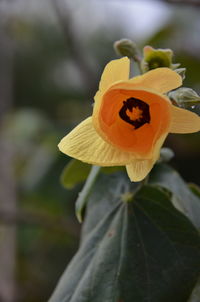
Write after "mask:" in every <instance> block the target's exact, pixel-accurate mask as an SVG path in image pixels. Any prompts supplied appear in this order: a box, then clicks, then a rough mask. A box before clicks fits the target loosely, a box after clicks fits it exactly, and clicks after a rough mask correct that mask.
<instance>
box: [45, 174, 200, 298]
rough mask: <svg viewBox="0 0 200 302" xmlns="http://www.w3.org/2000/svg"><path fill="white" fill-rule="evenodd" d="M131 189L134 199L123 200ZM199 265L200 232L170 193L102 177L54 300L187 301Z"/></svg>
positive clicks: (122, 178)
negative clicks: (176, 206)
mask: <svg viewBox="0 0 200 302" xmlns="http://www.w3.org/2000/svg"><path fill="white" fill-rule="evenodd" d="M130 191H131V192H132V191H135V194H134V197H133V200H132V202H122V199H124V198H122V195H124V194H125V193H128V192H130ZM199 269H200V241H199V235H198V232H197V231H196V229H195V228H194V227H193V225H192V224H191V222H190V221H189V220H188V219H187V218H186V217H185V216H184V215H183V214H182V213H180V212H179V211H178V210H177V209H176V208H175V207H174V206H173V205H172V203H171V201H170V194H169V193H168V192H166V191H165V190H163V189H160V188H158V187H154V186H151V185H146V186H143V187H141V188H139V187H138V186H137V187H136V185H134V184H130V181H129V180H128V179H127V176H126V175H125V174H123V173H118V174H113V175H100V176H99V177H98V179H97V181H96V183H95V185H94V188H93V191H92V193H91V195H90V197H89V201H88V206H87V214H86V219H85V222H84V227H83V233H82V240H81V244H80V248H79V250H78V252H77V254H76V255H75V257H74V258H73V260H72V261H71V263H70V264H69V266H68V268H67V270H66V272H65V273H64V274H63V276H62V278H61V280H60V282H59V284H58V286H57V288H56V290H55V292H54V294H53V296H52V297H51V299H50V302H147V301H148V302H171V301H176V302H184V301H185V302H186V301H187V300H188V298H189V296H190V294H191V292H192V289H193V287H194V284H195V283H196V281H197V277H198V272H199Z"/></svg>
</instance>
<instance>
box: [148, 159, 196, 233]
mask: <svg viewBox="0 0 200 302" xmlns="http://www.w3.org/2000/svg"><path fill="white" fill-rule="evenodd" d="M149 182H150V183H152V184H158V185H159V186H162V187H163V188H166V189H167V190H169V191H170V192H172V193H173V198H172V202H173V204H174V206H175V207H176V208H178V209H179V210H180V211H181V212H182V213H184V214H185V215H186V216H188V218H189V219H190V220H191V221H192V223H193V224H194V225H195V226H196V227H197V228H198V229H200V198H199V197H198V196H197V194H194V193H193V192H192V190H191V189H190V188H189V187H188V185H187V183H185V181H184V180H183V179H182V178H181V176H180V175H179V174H178V173H177V171H175V170H174V169H173V168H172V167H170V166H168V165H166V164H159V165H156V166H155V167H154V169H153V171H152V173H151V174H150V178H149Z"/></svg>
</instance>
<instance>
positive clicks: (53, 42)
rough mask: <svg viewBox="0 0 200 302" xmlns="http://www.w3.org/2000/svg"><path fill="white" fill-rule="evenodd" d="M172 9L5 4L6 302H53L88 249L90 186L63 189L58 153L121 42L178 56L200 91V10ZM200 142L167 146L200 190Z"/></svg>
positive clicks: (0, 198)
mask: <svg viewBox="0 0 200 302" xmlns="http://www.w3.org/2000/svg"><path fill="white" fill-rule="evenodd" d="M167 2H168V1H166V2H165V1H129V0H127V1H120V0H109V1H106V0H85V1H80V0H74V1H72V0H71V1H70V0H68V1H67V0H52V1H48V0H43V1H38V0H32V1H31V0H29V1H26V0H15V1H14V0H6V1H2V0H0V148H1V157H0V301H1V302H43V301H47V299H48V298H49V296H50V295H51V293H52V291H53V289H54V287H55V285H56V283H57V281H58V279H59V277H60V275H61V273H62V272H63V270H64V269H65V267H66V265H67V264H68V262H69V261H70V259H71V258H72V256H73V254H74V253H75V251H76V249H77V248H78V239H79V232H80V225H79V223H78V222H77V220H76V218H75V215H74V202H75V200H76V197H77V194H78V192H79V191H80V189H81V185H79V186H77V187H76V188H75V189H73V190H71V191H70V190H69V191H68V190H66V189H64V188H63V187H62V186H61V184H60V174H61V172H62V170H63V168H64V166H65V165H66V163H67V162H68V161H69V158H68V157H67V156H64V155H63V154H61V153H60V152H59V151H58V149H57V144H58V142H59V140H60V139H61V138H62V137H63V136H64V135H65V134H66V133H67V132H68V131H69V130H70V129H72V128H73V127H74V126H75V125H76V124H78V123H79V122H80V121H81V120H83V119H84V118H85V117H87V116H89V115H90V114H91V112H92V102H93V96H94V94H95V92H96V90H97V87H98V82H99V78H100V75H101V72H102V70H103V68H104V66H105V64H106V63H107V62H108V61H109V60H111V59H114V58H116V57H117V56H116V54H115V53H114V50H113V42H114V41H115V40H119V39H121V38H130V39H132V40H134V41H135V42H136V43H137V44H138V46H139V47H140V48H141V50H142V48H143V47H144V46H145V45H147V44H149V45H151V46H153V47H155V48H156V47H157V48H171V49H172V50H173V51H174V53H175V58H174V62H176V63H177V62H179V63H181V67H186V68H187V73H186V80H185V82H184V86H186V87H192V88H193V89H195V90H196V91H197V92H200V76H199V70H200V42H199V41H200V40H199V33H200V19H199V13H200V6H198V5H196V6H195V5H184V4H181V2H180V3H179V4H173V3H171V4H169V3H167ZM171 2H173V1H171ZM188 2H189V1H188ZM199 138H200V136H199V134H192V135H170V136H169V137H168V139H167V141H166V146H170V147H172V148H173V150H174V151H175V154H176V157H175V159H173V161H172V164H173V166H174V167H175V168H177V169H178V171H179V172H180V173H181V174H182V175H183V177H184V178H185V179H186V180H187V181H189V182H195V183H197V184H200V174H199V168H200V156H199V154H200V140H199Z"/></svg>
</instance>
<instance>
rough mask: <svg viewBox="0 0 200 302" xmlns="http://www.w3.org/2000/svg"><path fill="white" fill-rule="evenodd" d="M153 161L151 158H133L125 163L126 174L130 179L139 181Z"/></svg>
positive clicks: (149, 169) (149, 168) (151, 166)
mask: <svg viewBox="0 0 200 302" xmlns="http://www.w3.org/2000/svg"><path fill="white" fill-rule="evenodd" d="M153 165H154V161H153V160H152V159H146V160H139V159H136V160H134V161H133V162H132V163H131V164H128V165H126V170H127V174H128V176H129V178H130V180H131V181H135V182H137V181H141V180H143V179H144V178H145V177H146V176H147V174H149V172H150V171H151V169H152V168H153Z"/></svg>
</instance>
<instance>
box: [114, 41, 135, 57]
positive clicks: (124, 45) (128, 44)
mask: <svg viewBox="0 0 200 302" xmlns="http://www.w3.org/2000/svg"><path fill="white" fill-rule="evenodd" d="M114 49H115V51H116V53H117V54H118V55H120V56H122V57H124V56H126V57H128V58H131V59H134V60H135V61H138V49H137V46H136V44H135V43H134V42H133V41H131V40H129V39H121V40H118V41H116V42H115V43H114Z"/></svg>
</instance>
